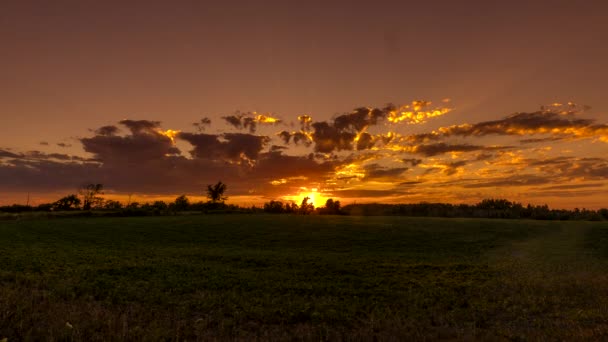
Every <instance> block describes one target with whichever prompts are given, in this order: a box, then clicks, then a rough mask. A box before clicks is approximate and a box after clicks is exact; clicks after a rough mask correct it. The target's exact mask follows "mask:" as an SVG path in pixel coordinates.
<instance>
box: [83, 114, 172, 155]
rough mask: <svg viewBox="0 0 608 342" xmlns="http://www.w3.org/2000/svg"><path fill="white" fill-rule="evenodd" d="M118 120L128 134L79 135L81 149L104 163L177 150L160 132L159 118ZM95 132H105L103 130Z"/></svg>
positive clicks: (170, 153)
mask: <svg viewBox="0 0 608 342" xmlns="http://www.w3.org/2000/svg"><path fill="white" fill-rule="evenodd" d="M120 124H122V125H124V126H126V127H127V128H128V129H129V130H130V131H131V134H130V135H126V136H117V135H105V134H96V135H95V136H93V137H90V138H81V139H80V142H81V143H82V146H83V148H84V150H85V151H86V152H89V153H92V154H93V155H94V156H95V158H97V159H100V160H102V161H103V162H104V163H123V162H127V163H129V164H133V163H138V162H141V161H144V160H154V159H162V158H163V157H164V156H167V155H179V154H180V151H179V149H178V148H176V147H175V146H174V144H173V141H172V139H171V138H170V137H168V136H166V135H164V134H162V133H160V132H161V131H160V122H158V121H148V120H122V121H120ZM104 127H108V126H104ZM95 132H96V133H107V131H106V130H102V131H99V130H96V131H95Z"/></svg>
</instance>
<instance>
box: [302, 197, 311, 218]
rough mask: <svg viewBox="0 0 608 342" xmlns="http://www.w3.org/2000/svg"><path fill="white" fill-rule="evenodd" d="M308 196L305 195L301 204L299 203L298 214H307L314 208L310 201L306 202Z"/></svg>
mask: <svg viewBox="0 0 608 342" xmlns="http://www.w3.org/2000/svg"><path fill="white" fill-rule="evenodd" d="M309 199H310V197H308V196H306V197H304V198H303V199H302V204H300V214H302V215H308V214H310V213H312V212H313V210H315V206H314V205H313V204H312V203H308V200H309Z"/></svg>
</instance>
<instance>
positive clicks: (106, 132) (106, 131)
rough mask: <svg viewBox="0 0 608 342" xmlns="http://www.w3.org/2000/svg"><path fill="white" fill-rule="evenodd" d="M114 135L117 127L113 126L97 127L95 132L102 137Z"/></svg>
mask: <svg viewBox="0 0 608 342" xmlns="http://www.w3.org/2000/svg"><path fill="white" fill-rule="evenodd" d="M127 127H128V126H127ZM116 133H118V127H116V126H114V125H108V126H103V127H99V128H98V129H96V130H95V134H97V135H103V136H112V135H116Z"/></svg>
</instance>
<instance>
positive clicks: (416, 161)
mask: <svg viewBox="0 0 608 342" xmlns="http://www.w3.org/2000/svg"><path fill="white" fill-rule="evenodd" d="M401 161H402V162H404V163H406V164H410V165H411V166H416V165H418V164H420V163H422V159H416V158H404V159H401Z"/></svg>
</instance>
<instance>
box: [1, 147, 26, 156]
mask: <svg viewBox="0 0 608 342" xmlns="http://www.w3.org/2000/svg"><path fill="white" fill-rule="evenodd" d="M21 156H22V155H20V154H16V153H13V152H11V151H7V150H2V149H0V158H20V157H21Z"/></svg>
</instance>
